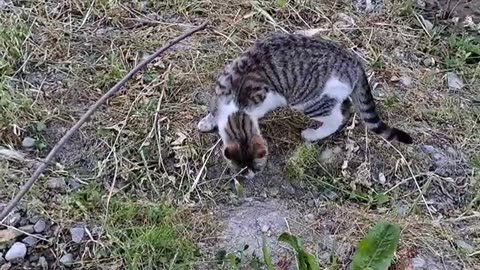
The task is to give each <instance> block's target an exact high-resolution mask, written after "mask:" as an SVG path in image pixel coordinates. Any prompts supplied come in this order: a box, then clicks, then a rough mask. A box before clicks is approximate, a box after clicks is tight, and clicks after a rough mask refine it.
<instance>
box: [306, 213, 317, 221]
mask: <svg viewBox="0 0 480 270" xmlns="http://www.w3.org/2000/svg"><path fill="white" fill-rule="evenodd" d="M305 220H306V221H308V222H314V221H315V215H314V214H312V213H310V214H307V215H305Z"/></svg>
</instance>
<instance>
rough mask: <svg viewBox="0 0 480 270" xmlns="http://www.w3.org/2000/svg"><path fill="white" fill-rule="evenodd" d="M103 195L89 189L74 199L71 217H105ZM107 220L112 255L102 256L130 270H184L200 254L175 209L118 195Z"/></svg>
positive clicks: (92, 188) (71, 202) (110, 208)
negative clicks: (121, 263)
mask: <svg viewBox="0 0 480 270" xmlns="http://www.w3.org/2000/svg"><path fill="white" fill-rule="evenodd" d="M103 195H104V192H102V191H101V190H100V188H99V187H98V186H89V187H86V188H85V189H83V190H81V191H79V192H77V193H75V194H74V195H73V196H72V197H70V199H69V201H70V202H69V210H68V214H69V215H71V216H72V218H73V219H80V218H81V219H83V220H85V219H88V218H89V217H91V215H92V213H102V214H101V215H105V214H104V213H105V211H106V210H107V198H106V196H103ZM117 196H118V197H117ZM105 218H106V219H105V221H104V224H105V225H104V227H103V229H104V231H105V233H106V235H107V240H106V245H105V247H106V250H108V252H106V253H105V251H104V252H102V253H105V254H104V256H108V257H111V258H121V260H122V261H123V265H124V266H126V268H127V269H184V268H188V265H189V264H190V263H191V262H192V261H193V259H194V258H195V256H196V254H197V247H196V245H195V244H194V242H193V241H192V240H191V239H190V238H189V237H188V236H186V235H185V234H183V233H182V231H183V229H186V228H187V227H188V223H187V222H185V220H184V216H183V215H181V213H180V211H178V210H176V209H175V208H174V207H173V206H170V205H167V204H165V203H156V204H152V203H150V202H143V201H138V200H134V199H132V198H128V197H125V196H121V195H116V196H114V197H112V198H111V199H110V202H109V205H108V213H107V214H106V215H105Z"/></svg>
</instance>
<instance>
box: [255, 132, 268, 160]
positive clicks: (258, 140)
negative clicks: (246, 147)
mask: <svg viewBox="0 0 480 270" xmlns="http://www.w3.org/2000/svg"><path fill="white" fill-rule="evenodd" d="M252 149H253V154H254V156H255V158H264V157H265V156H266V155H267V142H266V141H265V139H263V137H262V136H260V135H253V137H252Z"/></svg>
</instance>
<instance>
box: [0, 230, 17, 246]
mask: <svg viewBox="0 0 480 270" xmlns="http://www.w3.org/2000/svg"><path fill="white" fill-rule="evenodd" d="M20 235H22V233H21V232H20V231H17V230H13V229H5V230H0V244H4V243H9V242H10V241H12V240H15V238H17V237H18V236H20Z"/></svg>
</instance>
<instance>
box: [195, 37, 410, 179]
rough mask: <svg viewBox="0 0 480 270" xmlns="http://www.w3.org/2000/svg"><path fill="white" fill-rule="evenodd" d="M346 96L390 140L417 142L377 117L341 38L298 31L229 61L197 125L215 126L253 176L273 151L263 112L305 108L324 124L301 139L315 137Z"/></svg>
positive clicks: (337, 124)
mask: <svg viewBox="0 0 480 270" xmlns="http://www.w3.org/2000/svg"><path fill="white" fill-rule="evenodd" d="M349 97H350V98H351V100H352V101H353V104H354V106H355V107H356V109H357V111H358V112H359V114H360V116H361V118H362V119H363V121H364V122H365V123H366V126H367V127H368V128H369V129H370V130H371V131H373V132H375V133H376V134H380V135H381V136H383V137H384V138H385V139H387V140H389V141H391V140H397V141H400V142H402V143H407V144H410V143H412V138H411V137H410V136H409V135H408V134H407V133H405V132H403V131H401V130H399V129H396V128H391V127H389V126H387V125H386V124H385V123H384V122H382V120H380V117H379V116H378V114H377V112H376V110H375V103H374V99H373V96H372V94H371V90H370V86H369V83H368V80H367V76H366V74H365V70H364V68H363V67H362V64H361V62H360V60H359V59H358V58H357V57H356V56H355V55H354V54H352V53H350V52H349V51H348V50H347V49H345V48H343V47H341V46H340V45H339V44H337V43H334V42H331V41H327V40H322V39H319V38H313V37H307V36H301V35H295V34H273V35H271V36H269V37H267V38H265V39H263V40H260V41H257V42H256V43H255V44H254V45H253V46H251V47H250V48H249V49H247V50H246V51H245V52H244V53H242V54H241V55H240V57H238V58H237V59H235V60H234V61H233V62H232V63H230V64H229V65H227V66H226V67H225V69H224V71H223V72H222V73H221V74H220V75H219V76H218V78H217V81H216V87H215V96H214V98H213V100H212V104H211V108H210V113H209V114H208V115H207V116H205V117H204V118H203V119H202V120H200V122H199V123H198V129H199V130H200V131H201V132H211V131H213V130H215V129H218V132H219V134H220V136H221V139H222V142H223V154H224V157H225V158H226V160H227V161H228V163H229V165H230V167H231V168H234V169H236V170H242V171H243V172H245V171H246V172H248V174H247V176H253V175H254V174H255V172H258V171H260V170H261V169H262V168H263V167H264V165H265V162H266V158H267V152H268V150H267V143H266V141H265V140H264V138H263V137H262V135H261V132H260V129H259V126H258V120H259V119H260V118H261V117H263V116H264V115H265V114H266V113H268V112H270V111H272V110H274V109H276V108H279V107H284V106H290V107H291V108H292V109H294V110H297V111H300V112H303V113H304V114H305V115H306V116H308V117H309V118H311V119H313V120H314V121H318V122H321V123H322V125H321V126H320V127H319V128H316V129H313V128H308V129H305V130H303V131H302V137H303V139H304V140H305V141H307V142H313V141H317V140H321V139H324V138H326V137H328V136H330V135H332V134H333V133H335V132H336V131H338V130H339V129H340V128H341V127H342V126H343V125H344V124H345V123H346V121H347V120H348V116H349V112H350V106H351V103H350V99H349ZM245 169H246V170H245Z"/></svg>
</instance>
